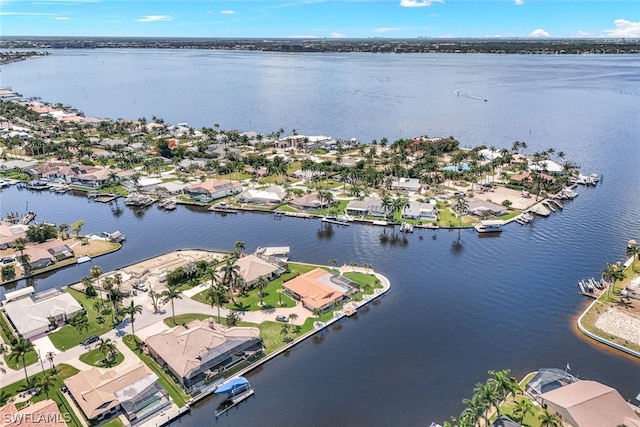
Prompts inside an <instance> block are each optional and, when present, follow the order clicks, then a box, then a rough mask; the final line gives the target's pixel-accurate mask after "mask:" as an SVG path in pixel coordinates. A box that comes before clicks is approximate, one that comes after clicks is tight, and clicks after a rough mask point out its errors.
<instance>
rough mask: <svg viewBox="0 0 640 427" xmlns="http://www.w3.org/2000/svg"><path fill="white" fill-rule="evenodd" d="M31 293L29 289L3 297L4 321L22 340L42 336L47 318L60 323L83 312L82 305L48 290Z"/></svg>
mask: <svg viewBox="0 0 640 427" xmlns="http://www.w3.org/2000/svg"><path fill="white" fill-rule="evenodd" d="M34 291H35V290H34V288H33V287H31V286H29V287H27V288H25V289H20V290H18V291H15V292H10V293H8V294H6V295H5V301H4V303H3V305H4V308H5V311H6V313H7V317H8V318H9V320H11V323H12V324H13V326H14V327H15V328H16V330H17V331H18V332H19V333H20V335H22V337H23V338H26V339H30V338H35V337H39V336H41V335H44V334H46V333H47V331H48V330H49V326H50V324H51V322H50V321H49V318H51V317H53V318H55V319H56V322H62V321H65V320H67V319H68V318H70V317H73V315H74V314H75V313H77V312H79V311H82V310H83V307H82V305H80V303H79V302H78V301H76V300H75V298H73V297H72V296H71V294H68V293H66V292H62V291H60V290H58V289H52V290H48V291H45V292H40V293H38V294H34Z"/></svg>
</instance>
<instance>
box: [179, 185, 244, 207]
mask: <svg viewBox="0 0 640 427" xmlns="http://www.w3.org/2000/svg"><path fill="white" fill-rule="evenodd" d="M241 191H242V184H241V183H240V182H239V181H231V180H228V179H209V180H206V181H202V182H199V183H195V184H189V185H187V186H185V187H184V194H185V195H187V196H189V197H191V199H193V200H196V201H198V202H205V203H206V202H210V201H212V200H216V199H220V198H222V197H226V196H230V195H233V194H238V193H240V192H241Z"/></svg>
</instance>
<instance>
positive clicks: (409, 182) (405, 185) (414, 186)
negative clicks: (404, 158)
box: [391, 177, 421, 191]
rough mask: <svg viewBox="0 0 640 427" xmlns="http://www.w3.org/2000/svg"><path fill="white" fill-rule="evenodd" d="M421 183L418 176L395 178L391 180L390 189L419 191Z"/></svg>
mask: <svg viewBox="0 0 640 427" xmlns="http://www.w3.org/2000/svg"><path fill="white" fill-rule="evenodd" d="M420 188H421V184H420V180H419V179H418V178H396V177H393V178H392V180H391V189H392V190H401V191H420Z"/></svg>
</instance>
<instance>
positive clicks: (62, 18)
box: [53, 16, 71, 21]
mask: <svg viewBox="0 0 640 427" xmlns="http://www.w3.org/2000/svg"><path fill="white" fill-rule="evenodd" d="M53 19H55V20H56V21H70V20H71V18H67V17H66V16H58V17H55V18H53Z"/></svg>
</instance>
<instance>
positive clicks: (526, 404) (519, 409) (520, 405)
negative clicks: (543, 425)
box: [513, 398, 533, 424]
mask: <svg viewBox="0 0 640 427" xmlns="http://www.w3.org/2000/svg"><path fill="white" fill-rule="evenodd" d="M527 414H533V404H532V403H531V401H530V400H529V399H526V398H525V399H522V400H519V401H518V402H517V403H516V406H515V407H514V408H513V415H514V416H515V417H516V421H518V423H520V424H522V422H523V421H524V419H525V417H526V416H527Z"/></svg>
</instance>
